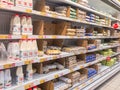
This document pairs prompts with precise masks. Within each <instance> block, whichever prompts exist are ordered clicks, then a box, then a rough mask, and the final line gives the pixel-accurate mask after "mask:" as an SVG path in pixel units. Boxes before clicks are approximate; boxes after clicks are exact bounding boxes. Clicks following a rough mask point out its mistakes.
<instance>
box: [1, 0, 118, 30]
mask: <svg viewBox="0 0 120 90" xmlns="http://www.w3.org/2000/svg"><path fill="white" fill-rule="evenodd" d="M51 1H52V0H41V1H33V2H32V0H31V2H30V3H32V4H31V7H33V9H34V10H33V11H31V8H29V9H30V10H29V9H28V7H27V6H24V5H19V4H25V5H30V3H29V4H28V3H27V1H21V0H20V1H16V0H15V5H13V7H14V8H15V9H16V8H18V10H16V11H18V12H19V9H21V8H22V9H23V10H24V9H25V11H23V12H25V13H26V12H29V13H33V15H38V16H45V17H51V18H56V19H61V20H65V21H66V20H67V21H72V22H73V21H74V22H78V23H83V24H88V25H95V26H102V27H109V28H111V27H114V28H115V29H117V28H119V25H116V24H115V25H114V23H117V24H119V22H114V23H113V22H112V21H111V19H110V18H106V17H101V16H100V15H99V14H94V13H90V12H86V11H84V10H82V9H79V8H74V7H73V6H69V5H68V6H60V5H59V3H58V4H57V5H56V3H53V2H51ZM57 1H59V0H57ZM57 1H56V2H57ZM67 1H68V2H71V0H66V1H62V3H63V2H67ZM18 2H19V3H18ZM79 2H81V3H82V1H79ZM13 3H14V0H13ZM49 3H53V4H55V5H54V7H53V5H51V4H49ZM1 6H3V7H4V8H7V4H4V2H1ZM13 7H12V8H13ZM23 7H24V8H23ZM26 7H27V8H26ZM4 8H3V9H4ZM12 8H11V9H12ZM8 9H9V8H8ZM4 10H5V9H4ZM13 11H14V9H13ZM20 11H21V10H20ZM38 11H40V12H41V13H40V12H38ZM106 16H107V15H106ZM18 27H19V25H18Z"/></svg>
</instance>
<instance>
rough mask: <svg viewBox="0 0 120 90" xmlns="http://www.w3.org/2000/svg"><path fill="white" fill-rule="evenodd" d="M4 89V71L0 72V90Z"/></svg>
mask: <svg viewBox="0 0 120 90" xmlns="http://www.w3.org/2000/svg"><path fill="white" fill-rule="evenodd" d="M3 88H4V71H0V90H3Z"/></svg>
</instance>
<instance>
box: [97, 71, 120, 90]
mask: <svg viewBox="0 0 120 90" xmlns="http://www.w3.org/2000/svg"><path fill="white" fill-rule="evenodd" d="M96 90H120V72H119V73H117V74H116V75H115V76H114V77H112V78H111V79H109V80H108V81H107V82H105V83H104V84H102V85H101V86H100V87H98V88H97V89H96Z"/></svg>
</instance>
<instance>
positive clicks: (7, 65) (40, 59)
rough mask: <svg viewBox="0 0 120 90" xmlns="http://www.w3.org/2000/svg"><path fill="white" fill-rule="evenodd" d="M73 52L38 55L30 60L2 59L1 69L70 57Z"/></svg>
mask: <svg viewBox="0 0 120 90" xmlns="http://www.w3.org/2000/svg"><path fill="white" fill-rule="evenodd" d="M72 55H73V54H71V53H66V52H62V53H61V54H60V55H44V56H43V57H36V58H32V59H29V60H22V61H20V60H19V61H18V60H6V61H1V62H0V70H1V69H7V68H12V67H17V66H21V65H27V64H31V63H40V62H45V61H49V60H54V59H59V58H64V57H69V56H72Z"/></svg>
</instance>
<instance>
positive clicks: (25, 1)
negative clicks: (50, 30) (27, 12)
mask: <svg viewBox="0 0 120 90" xmlns="http://www.w3.org/2000/svg"><path fill="white" fill-rule="evenodd" d="M22 5H23V7H24V8H27V7H28V2H27V0H23V3H22Z"/></svg>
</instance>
